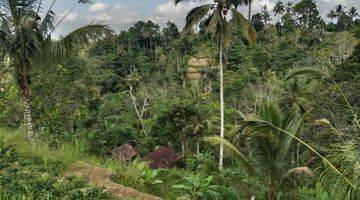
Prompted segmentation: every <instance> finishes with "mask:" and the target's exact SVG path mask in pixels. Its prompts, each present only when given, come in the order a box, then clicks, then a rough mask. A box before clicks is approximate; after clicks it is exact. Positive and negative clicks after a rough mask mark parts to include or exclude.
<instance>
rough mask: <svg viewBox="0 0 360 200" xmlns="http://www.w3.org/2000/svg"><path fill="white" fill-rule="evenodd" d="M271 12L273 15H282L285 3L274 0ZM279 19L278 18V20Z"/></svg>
mask: <svg viewBox="0 0 360 200" xmlns="http://www.w3.org/2000/svg"><path fill="white" fill-rule="evenodd" d="M273 12H274V14H275V16H280V15H283V14H284V12H285V4H284V2H282V1H278V2H276V4H275V6H274V9H273ZM279 21H280V20H279Z"/></svg>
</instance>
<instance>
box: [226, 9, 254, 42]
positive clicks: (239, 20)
mask: <svg viewBox="0 0 360 200" xmlns="http://www.w3.org/2000/svg"><path fill="white" fill-rule="evenodd" d="M231 11H232V15H233V16H232V19H231V22H233V23H235V24H237V25H238V26H239V27H240V29H241V30H240V31H241V33H242V36H243V37H244V38H245V39H246V40H247V41H248V42H250V43H252V42H255V41H256V37H257V36H256V31H255V29H254V27H253V26H252V25H251V24H250V22H249V21H248V20H247V19H246V18H245V17H244V16H243V15H242V14H241V13H240V12H239V11H237V10H236V9H235V8H231Z"/></svg>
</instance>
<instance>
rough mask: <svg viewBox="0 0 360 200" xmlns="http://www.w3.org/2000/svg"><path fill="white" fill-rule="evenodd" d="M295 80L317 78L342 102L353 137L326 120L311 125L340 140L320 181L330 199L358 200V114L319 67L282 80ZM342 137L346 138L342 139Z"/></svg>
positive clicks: (303, 69)
mask: <svg viewBox="0 0 360 200" xmlns="http://www.w3.org/2000/svg"><path fill="white" fill-rule="evenodd" d="M320 67H321V66H320ZM298 76H305V77H307V78H321V79H326V80H328V81H330V82H332V83H333V84H334V86H335V87H336V88H337V89H338V91H339V93H340V94H341V96H342V97H343V99H344V100H345V102H346V106H347V108H348V110H349V111H350V112H351V114H352V117H353V120H352V121H353V124H351V127H355V128H354V134H348V133H344V132H342V131H341V130H339V129H337V128H336V127H335V126H333V125H332V124H331V122H330V121H329V120H327V119H320V120H316V121H315V122H314V124H316V125H323V126H327V127H329V129H330V130H331V132H333V133H334V134H335V135H337V136H338V137H339V138H340V142H338V143H336V144H335V145H334V147H333V148H332V149H331V152H330V153H329V155H328V160H329V163H331V165H329V164H328V165H324V167H323V170H322V173H321V177H320V181H321V182H322V183H323V184H324V185H328V186H329V187H330V190H329V191H331V192H330V194H331V197H332V198H333V199H351V200H353V199H354V200H355V199H358V197H359V194H360V190H359V188H360V176H359V169H360V153H359V152H360V149H359V148H360V143H359V141H360V140H359V133H360V120H359V119H358V113H357V112H356V110H355V109H354V108H353V106H352V105H351V104H350V102H349V100H348V98H347V96H346V95H345V93H344V91H343V90H342V89H341V87H340V86H339V85H338V83H336V82H335V80H334V79H332V78H331V77H332V74H331V72H330V71H328V70H322V69H319V67H303V68H299V69H295V70H291V71H290V72H289V74H288V76H287V78H286V79H287V80H288V79H292V78H297V77H298ZM343 136H346V138H344V137H343ZM335 167H336V168H335Z"/></svg>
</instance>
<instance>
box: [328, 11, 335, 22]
mask: <svg viewBox="0 0 360 200" xmlns="http://www.w3.org/2000/svg"><path fill="white" fill-rule="evenodd" d="M336 16H337V15H336V12H335V11H334V10H333V9H331V10H330V12H329V13H328V14H327V17H328V18H330V19H331V22H333V19H335V18H336Z"/></svg>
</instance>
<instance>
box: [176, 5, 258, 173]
mask: <svg viewBox="0 0 360 200" xmlns="http://www.w3.org/2000/svg"><path fill="white" fill-rule="evenodd" d="M184 1H188V0H175V4H176V5H177V4H178V3H180V2H184ZM199 2H203V1H201V0H200V1H199ZM241 3H243V1H242V0H214V1H213V3H210V4H204V5H201V6H198V7H195V8H193V9H192V10H191V11H190V12H189V13H188V15H187V16H186V25H185V27H184V29H183V34H188V33H190V32H192V31H193V28H194V26H195V25H196V24H198V23H199V22H201V21H202V20H204V22H205V27H206V30H207V31H211V32H214V33H215V34H216V36H217V46H218V49H219V65H220V122H221V124H220V137H221V138H223V137H224V76H223V71H224V69H223V63H224V62H223V57H224V55H223V49H224V47H225V48H226V47H229V45H230V43H231V30H230V26H231V25H232V24H236V25H238V26H239V27H240V28H241V33H242V35H243V36H244V38H245V39H247V40H248V41H249V42H253V41H255V40H256V31H255V30H254V29H253V27H252V26H251V24H250V23H249V22H248V21H247V20H246V18H245V17H244V16H243V15H242V14H241V13H239V12H238V11H237V9H236V7H237V6H238V5H240V4H241ZM229 11H231V13H232V15H231V16H229V15H228V13H229ZM227 17H231V20H230V21H228V20H227ZM223 149H224V147H223V145H220V155H219V168H220V169H221V168H222V167H223V154H224V150H223Z"/></svg>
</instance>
